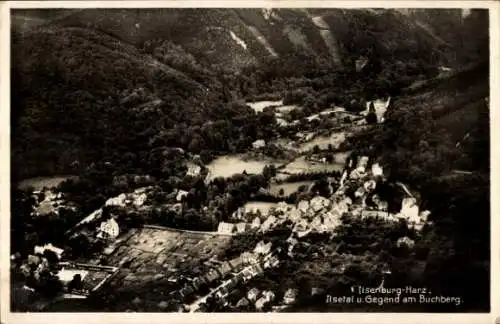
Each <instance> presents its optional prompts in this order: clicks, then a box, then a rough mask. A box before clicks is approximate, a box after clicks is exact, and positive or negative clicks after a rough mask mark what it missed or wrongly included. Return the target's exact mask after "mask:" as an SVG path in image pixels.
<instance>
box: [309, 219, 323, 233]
mask: <svg viewBox="0 0 500 324" xmlns="http://www.w3.org/2000/svg"><path fill="white" fill-rule="evenodd" d="M322 223H323V222H322V220H321V216H316V217H314V219H313V220H312V221H311V223H310V224H309V228H310V229H313V230H318V229H319V226H321V224H322Z"/></svg>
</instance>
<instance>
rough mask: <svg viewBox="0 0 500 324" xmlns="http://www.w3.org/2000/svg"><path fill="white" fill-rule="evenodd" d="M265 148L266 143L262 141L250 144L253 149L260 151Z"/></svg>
mask: <svg viewBox="0 0 500 324" xmlns="http://www.w3.org/2000/svg"><path fill="white" fill-rule="evenodd" d="M265 146H266V141H264V140H263V139H260V140H256V141H255V142H253V143H252V147H253V148H254V149H260V148H262V147H265Z"/></svg>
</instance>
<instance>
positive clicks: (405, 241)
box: [396, 236, 415, 249]
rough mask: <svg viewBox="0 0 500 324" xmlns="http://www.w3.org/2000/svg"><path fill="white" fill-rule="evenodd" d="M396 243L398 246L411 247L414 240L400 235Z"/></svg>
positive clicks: (413, 244)
mask: <svg viewBox="0 0 500 324" xmlns="http://www.w3.org/2000/svg"><path fill="white" fill-rule="evenodd" d="M396 245H397V246H398V247H400V246H403V245H405V246H407V247H408V248H410V249H411V248H413V246H415V241H414V240H412V239H411V238H409V237H408V236H405V237H400V238H399V239H398V240H397V242H396Z"/></svg>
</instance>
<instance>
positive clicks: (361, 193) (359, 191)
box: [354, 187, 366, 197]
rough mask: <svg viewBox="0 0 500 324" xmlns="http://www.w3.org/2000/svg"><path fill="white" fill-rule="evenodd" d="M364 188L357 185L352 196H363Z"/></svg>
mask: <svg viewBox="0 0 500 324" xmlns="http://www.w3.org/2000/svg"><path fill="white" fill-rule="evenodd" d="M365 193H366V192H365V188H364V187H359V188H358V190H356V192H355V193H354V197H363V196H364V195H365Z"/></svg>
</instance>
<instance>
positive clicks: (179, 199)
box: [175, 190, 188, 201]
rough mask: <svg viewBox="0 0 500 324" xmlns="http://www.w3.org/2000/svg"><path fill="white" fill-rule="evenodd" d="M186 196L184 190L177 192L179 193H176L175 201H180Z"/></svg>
mask: <svg viewBox="0 0 500 324" xmlns="http://www.w3.org/2000/svg"><path fill="white" fill-rule="evenodd" d="M187 194H188V192H187V191H185V190H179V191H177V196H176V197H175V199H176V200H177V201H182V198H184V197H186V196H187Z"/></svg>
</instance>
